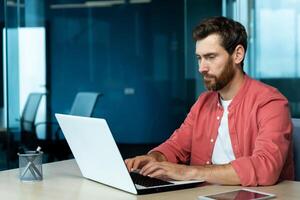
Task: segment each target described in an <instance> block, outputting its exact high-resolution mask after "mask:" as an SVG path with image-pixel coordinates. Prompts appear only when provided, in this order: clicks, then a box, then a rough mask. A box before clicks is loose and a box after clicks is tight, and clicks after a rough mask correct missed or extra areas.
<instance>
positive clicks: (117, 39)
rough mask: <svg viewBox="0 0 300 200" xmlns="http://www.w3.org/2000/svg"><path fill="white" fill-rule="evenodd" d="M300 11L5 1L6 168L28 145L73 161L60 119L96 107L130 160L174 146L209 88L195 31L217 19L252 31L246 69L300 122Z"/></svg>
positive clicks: (1, 12)
mask: <svg viewBox="0 0 300 200" xmlns="http://www.w3.org/2000/svg"><path fill="white" fill-rule="evenodd" d="M298 12H300V2H299V1H295V0H276V1H273V0H263V1H261V0H89V1H87V0H0V30H1V31H0V123H1V124H0V169H8V168H14V167H17V163H18V162H17V154H16V153H17V152H18V151H19V147H20V146H22V147H24V148H29V149H34V148H36V147H37V145H41V146H42V148H43V150H44V152H45V162H51V161H55V160H62V159H68V158H71V157H72V154H71V153H70V151H69V149H68V146H67V144H66V143H65V140H64V137H63V135H62V133H61V132H60V130H59V129H58V126H57V123H56V120H55V117H54V113H73V114H74V113H75V114H78V113H79V115H81V114H80V113H81V112H83V113H84V112H85V111H86V110H83V111H82V108H83V107H85V106H87V105H88V104H89V103H87V102H90V101H91V102H92V104H93V105H92V106H91V108H92V110H90V111H89V112H88V114H87V113H85V114H82V115H88V116H92V117H101V118H105V119H107V121H108V123H109V126H110V128H111V131H112V133H113V135H114V137H115V140H116V141H117V143H118V145H119V147H120V151H121V153H122V155H123V157H124V158H127V157H129V156H133V155H136V154H140V153H146V152H147V151H148V150H150V149H151V148H152V147H154V146H155V145H157V144H159V143H161V142H162V141H164V140H165V139H167V138H168V137H169V136H170V135H171V134H172V132H173V131H174V130H175V129H176V128H178V127H179V126H180V124H181V122H182V121H183V120H184V118H185V116H186V114H187V112H188V111H189V108H190V107H191V105H192V104H193V103H194V101H195V100H196V99H197V97H198V96H199V94H201V92H203V91H205V88H204V86H203V83H202V80H201V77H200V75H199V73H198V66H197V61H196V58H195V55H194V48H195V47H194V42H193V40H192V37H191V33H192V29H193V27H194V26H195V25H196V24H197V23H198V22H199V21H201V20H202V19H204V18H206V17H210V16H216V15H224V16H228V17H231V18H234V19H235V20H238V21H240V22H241V23H242V24H244V25H245V26H246V28H247V31H248V33H249V49H248V53H247V59H246V66H245V71H246V72H247V74H249V75H250V76H252V77H254V78H256V79H259V80H261V81H263V82H266V83H268V84H270V85H273V86H275V87H277V88H278V89H279V90H280V91H281V92H282V93H283V94H284V95H285V96H286V97H287V98H288V99H289V101H290V107H291V114H292V116H293V117H300V92H299V91H298V90H297V86H298V85H299V84H300V79H299V76H300V65H299V64H300V62H299V61H300V60H299V58H300V50H298V48H299V47H300V40H299V39H298V38H299V37H298V32H299V33H300V15H299V13H298ZM298 25H299V27H298ZM87 93H90V94H92V95H96V98H94V99H93V100H91V99H89V98H90V97H89V96H88V95H86V94H87ZM78 94H79V96H78ZM80 94H81V95H82V94H83V96H81V97H82V98H81V99H80V98H79V97H80ZM85 95H86V96H85ZM75 99H76V100H75ZM79 99H80V100H79ZM87 109H89V108H87ZM83 134H84V133H83Z"/></svg>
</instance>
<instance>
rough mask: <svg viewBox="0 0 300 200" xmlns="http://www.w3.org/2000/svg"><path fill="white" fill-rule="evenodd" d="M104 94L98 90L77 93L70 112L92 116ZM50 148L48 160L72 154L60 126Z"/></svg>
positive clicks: (59, 158)
mask: <svg viewBox="0 0 300 200" xmlns="http://www.w3.org/2000/svg"><path fill="white" fill-rule="evenodd" d="M102 95H103V94H102V93H96V92H79V93H77V94H76V96H75V99H74V102H73V105H72V107H71V110H70V112H69V114H70V115H76V116H82V117H91V116H92V115H93V112H94V109H95V106H96V103H97V101H98V99H99V97H100V96H102ZM48 150H49V153H50V154H49V157H48V161H54V160H63V159H66V158H68V157H69V156H70V155H72V154H71V150H70V148H69V145H68V144H67V142H66V140H65V139H64V136H63V134H62V132H61V129H60V128H59V127H58V128H57V130H56V131H55V135H54V141H51V145H48Z"/></svg>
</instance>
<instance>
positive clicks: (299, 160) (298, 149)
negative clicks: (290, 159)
mask: <svg viewBox="0 0 300 200" xmlns="http://www.w3.org/2000/svg"><path fill="white" fill-rule="evenodd" d="M292 120H293V125H294V129H293V148H294V149H293V151H294V164H295V180H296V181H300V145H299V142H300V119H296V118H293V119H292Z"/></svg>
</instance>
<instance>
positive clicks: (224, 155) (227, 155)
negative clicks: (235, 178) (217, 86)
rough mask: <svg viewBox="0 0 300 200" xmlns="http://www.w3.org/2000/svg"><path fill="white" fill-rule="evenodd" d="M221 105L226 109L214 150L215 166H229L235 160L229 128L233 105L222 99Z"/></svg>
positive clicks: (213, 161)
mask: <svg viewBox="0 0 300 200" xmlns="http://www.w3.org/2000/svg"><path fill="white" fill-rule="evenodd" d="M221 103H222V106H223V108H224V113H223V116H222V119H221V123H220V126H219V129H218V136H217V139H216V143H215V146H214V150H213V155H212V163H213V164H228V163H229V162H230V161H232V160H235V156H234V153H233V150H232V145H231V139H230V135H229V128H228V106H229V104H230V103H231V100H229V101H224V100H222V99H221Z"/></svg>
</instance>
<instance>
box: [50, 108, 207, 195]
mask: <svg viewBox="0 0 300 200" xmlns="http://www.w3.org/2000/svg"><path fill="white" fill-rule="evenodd" d="M55 117H56V119H57V121H58V123H59V126H60V128H61V130H62V132H63V134H64V136H65V138H66V140H67V142H68V144H69V146H70V148H71V151H72V153H73V155H74V157H75V160H76V162H77V164H78V166H79V169H80V171H81V173H82V175H83V177H85V178H87V179H90V180H93V181H96V182H99V183H102V184H105V185H108V186H111V187H114V188H117V189H120V190H123V191H126V192H129V193H132V194H149V193H156V192H163V191H170V190H177V189H184V188H190V187H195V186H198V185H199V184H200V183H201V182H203V181H164V180H160V179H156V178H150V177H148V176H142V175H140V174H139V173H136V172H128V170H127V167H126V165H125V162H124V160H123V158H122V156H121V154H120V151H119V149H118V147H117V145H116V142H115V140H114V138H113V136H112V133H111V131H110V129H109V126H108V124H107V122H106V120H105V119H101V118H90V117H79V116H72V115H64V114H55Z"/></svg>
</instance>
